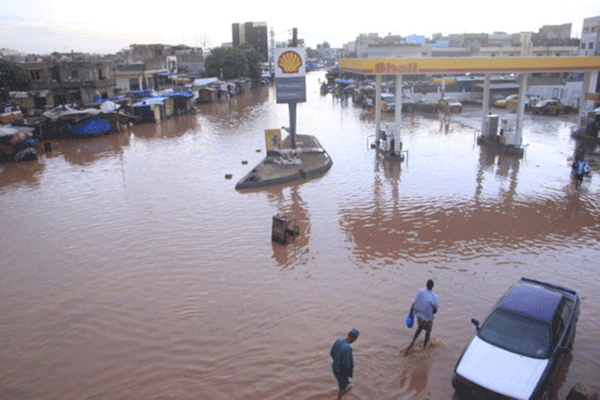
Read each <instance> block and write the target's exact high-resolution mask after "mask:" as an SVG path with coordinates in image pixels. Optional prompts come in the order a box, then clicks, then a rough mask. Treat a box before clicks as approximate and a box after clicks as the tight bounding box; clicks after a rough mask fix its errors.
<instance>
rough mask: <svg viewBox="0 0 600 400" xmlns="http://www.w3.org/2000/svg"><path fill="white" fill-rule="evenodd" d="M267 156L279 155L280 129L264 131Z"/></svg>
mask: <svg viewBox="0 0 600 400" xmlns="http://www.w3.org/2000/svg"><path fill="white" fill-rule="evenodd" d="M265 144H266V148H267V156H277V155H279V150H281V129H265Z"/></svg>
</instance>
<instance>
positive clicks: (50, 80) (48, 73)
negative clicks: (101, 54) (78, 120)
mask: <svg viewBox="0 0 600 400" xmlns="http://www.w3.org/2000/svg"><path fill="white" fill-rule="evenodd" d="M19 65H20V66H21V67H23V68H24V69H25V70H26V71H27V72H28V73H29V74H30V76H31V79H32V86H33V88H32V93H33V94H34V96H35V97H37V98H40V99H41V98H44V99H46V100H45V102H46V104H36V107H41V106H46V105H49V106H56V105H60V104H73V103H74V104H77V105H85V104H88V103H90V102H92V101H94V100H95V99H97V98H104V99H106V98H109V97H112V96H114V95H115V92H114V90H115V75H114V64H113V62H112V61H110V60H101V59H95V60H94V59H87V58H85V57H83V56H82V57H67V56H63V57H62V58H60V59H58V60H54V59H45V60H40V61H37V62H24V63H21V64H19Z"/></svg>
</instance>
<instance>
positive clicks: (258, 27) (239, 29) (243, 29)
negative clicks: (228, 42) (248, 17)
mask: <svg viewBox="0 0 600 400" xmlns="http://www.w3.org/2000/svg"><path fill="white" fill-rule="evenodd" d="M231 31H232V41H233V47H236V46H239V45H241V44H244V43H248V44H249V45H251V46H253V47H254V48H255V49H256V50H258V52H259V53H260V54H262V56H263V57H264V59H265V61H266V60H268V59H269V41H268V36H267V23H266V22H245V23H243V24H240V23H234V24H232V25H231Z"/></svg>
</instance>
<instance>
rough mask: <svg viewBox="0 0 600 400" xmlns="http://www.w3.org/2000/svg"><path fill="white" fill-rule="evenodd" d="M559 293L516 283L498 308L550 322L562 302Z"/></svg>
mask: <svg viewBox="0 0 600 400" xmlns="http://www.w3.org/2000/svg"><path fill="white" fill-rule="evenodd" d="M562 297H563V296H562V295H561V294H560V293H557V292H554V291H551V290H548V289H545V288H543V287H540V286H536V285H531V284H527V283H521V282H519V283H517V284H516V285H515V286H513V288H512V289H511V290H510V291H509V292H508V293H507V295H506V296H505V297H504V299H503V300H502V302H501V303H500V305H499V306H498V308H501V309H503V310H506V311H509V312H512V313H515V314H519V315H522V316H524V317H528V318H531V319H535V320H537V321H542V322H548V323H551V322H552V318H553V317H554V313H555V312H556V309H557V308H558V305H559V304H560V301H561V300H562Z"/></svg>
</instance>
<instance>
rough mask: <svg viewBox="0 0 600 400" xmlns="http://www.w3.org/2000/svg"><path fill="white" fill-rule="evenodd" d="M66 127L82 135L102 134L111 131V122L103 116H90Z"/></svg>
mask: <svg viewBox="0 0 600 400" xmlns="http://www.w3.org/2000/svg"><path fill="white" fill-rule="evenodd" d="M66 127H67V128H69V130H71V132H73V133H74V134H75V135H77V136H80V137H87V136H95V135H101V134H104V133H106V132H108V131H110V124H109V123H108V122H106V121H104V120H103V119H102V118H88V119H85V120H83V121H80V122H78V123H76V124H73V125H66Z"/></svg>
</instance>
